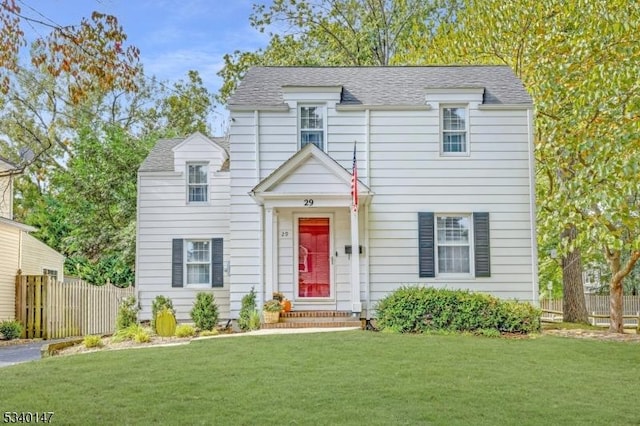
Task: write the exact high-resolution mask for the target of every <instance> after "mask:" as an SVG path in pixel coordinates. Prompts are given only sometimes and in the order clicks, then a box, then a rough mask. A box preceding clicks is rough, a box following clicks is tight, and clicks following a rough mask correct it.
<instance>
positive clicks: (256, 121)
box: [253, 110, 266, 306]
mask: <svg viewBox="0 0 640 426" xmlns="http://www.w3.org/2000/svg"><path fill="white" fill-rule="evenodd" d="M253 134H254V136H255V144H256V161H255V164H256V183H255V184H256V185H257V184H259V183H260V111H258V110H255V111H254V112H253ZM264 214H265V211H264V204H260V221H259V222H258V235H259V236H260V238H259V239H258V250H259V252H260V256H259V260H258V263H259V265H258V271H259V276H258V288H260V291H259V292H258V298H259V299H260V297H261V298H262V300H258V306H262V305H263V304H264V302H265V300H266V296H265V288H264V274H265V267H264V257H265V253H264V238H265V235H264Z"/></svg>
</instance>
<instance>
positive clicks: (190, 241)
mask: <svg viewBox="0 0 640 426" xmlns="http://www.w3.org/2000/svg"><path fill="white" fill-rule="evenodd" d="M193 243H207V244H208V247H209V255H208V256H207V261H206V262H204V261H191V262H189V259H188V252H189V244H193ZM211 249H212V247H211V239H210V238H190V239H185V240H184V253H183V265H184V281H183V282H184V286H185V287H202V288H209V287H211V280H212V279H213V278H212V273H213V271H212V266H211ZM189 265H207V266H208V267H209V281H208V282H206V283H192V282H189Z"/></svg>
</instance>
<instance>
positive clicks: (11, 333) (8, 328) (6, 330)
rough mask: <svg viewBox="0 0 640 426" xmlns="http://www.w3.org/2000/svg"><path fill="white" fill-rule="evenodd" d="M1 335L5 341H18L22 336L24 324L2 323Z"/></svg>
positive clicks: (0, 323)
mask: <svg viewBox="0 0 640 426" xmlns="http://www.w3.org/2000/svg"><path fill="white" fill-rule="evenodd" d="M0 334H2V336H3V339H4V340H13V339H17V338H18V337H20V336H21V335H22V324H20V322H18V321H15V320H5V321H2V322H0Z"/></svg>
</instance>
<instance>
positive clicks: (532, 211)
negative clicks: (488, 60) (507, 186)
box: [527, 109, 540, 305]
mask: <svg viewBox="0 0 640 426" xmlns="http://www.w3.org/2000/svg"><path fill="white" fill-rule="evenodd" d="M527 127H528V134H529V197H530V201H529V203H530V207H529V215H530V216H529V217H530V224H531V266H532V268H531V287H532V288H531V300H532V301H533V303H534V304H536V305H537V304H538V303H539V295H540V288H539V283H538V241H537V239H536V235H537V233H536V188H535V164H534V159H535V157H534V149H535V147H534V140H533V132H534V121H533V110H532V109H530V110H529V113H528V114H527Z"/></svg>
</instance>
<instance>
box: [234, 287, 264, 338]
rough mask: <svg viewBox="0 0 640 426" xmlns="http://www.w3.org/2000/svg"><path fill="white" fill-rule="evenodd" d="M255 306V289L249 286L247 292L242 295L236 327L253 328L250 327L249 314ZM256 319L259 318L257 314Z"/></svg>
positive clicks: (245, 329)
mask: <svg viewBox="0 0 640 426" xmlns="http://www.w3.org/2000/svg"><path fill="white" fill-rule="evenodd" d="M256 307H257V306H256V292H255V289H254V288H253V287H251V291H250V292H249V294H245V295H244V296H242V305H241V306H240V314H239V316H238V327H240V330H242V331H249V330H254V329H252V328H251V314H252V313H253V312H254V311H256ZM258 319H260V315H259V314H258ZM258 322H259V321H258Z"/></svg>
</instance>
